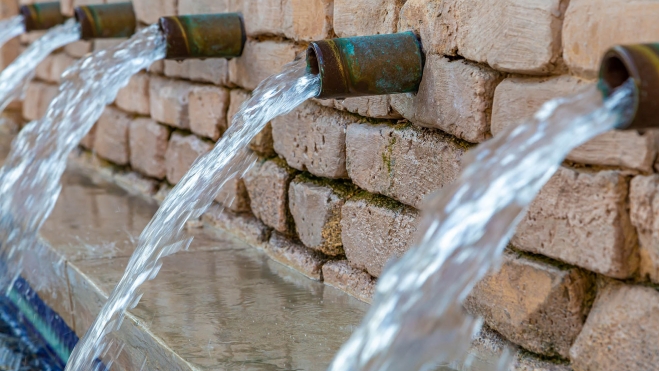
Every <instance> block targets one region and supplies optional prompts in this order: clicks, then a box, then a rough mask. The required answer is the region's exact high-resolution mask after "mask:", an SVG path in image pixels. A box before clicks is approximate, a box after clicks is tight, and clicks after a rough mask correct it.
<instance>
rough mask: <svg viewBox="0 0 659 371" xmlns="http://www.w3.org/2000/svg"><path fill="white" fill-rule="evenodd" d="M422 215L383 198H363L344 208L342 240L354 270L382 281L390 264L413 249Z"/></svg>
mask: <svg viewBox="0 0 659 371" xmlns="http://www.w3.org/2000/svg"><path fill="white" fill-rule="evenodd" d="M418 220H419V212H418V211H416V210H415V209H413V208H411V207H409V206H404V205H402V204H400V203H398V202H396V201H393V200H390V199H387V198H386V197H383V196H375V195H368V194H364V195H361V196H357V197H354V198H352V199H350V200H348V201H347V202H346V203H345V204H344V205H343V208H341V240H342V242H343V249H344V250H345V253H346V257H347V258H348V262H349V263H350V265H351V266H353V267H355V268H358V269H363V270H366V271H367V272H368V273H369V274H370V275H372V276H375V277H379V276H380V274H381V273H382V270H383V269H384V267H385V265H386V264H387V262H388V261H389V260H390V259H392V258H399V257H401V256H402V255H403V254H404V253H405V252H407V250H408V249H409V248H410V247H411V244H412V238H413V236H414V233H415V232H416V228H417V222H418Z"/></svg>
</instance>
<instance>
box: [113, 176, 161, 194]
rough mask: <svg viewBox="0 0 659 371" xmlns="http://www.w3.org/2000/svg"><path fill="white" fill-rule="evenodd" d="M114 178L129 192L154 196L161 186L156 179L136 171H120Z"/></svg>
mask: <svg viewBox="0 0 659 371" xmlns="http://www.w3.org/2000/svg"><path fill="white" fill-rule="evenodd" d="M112 180H114V182H115V183H116V184H117V185H118V186H119V187H121V188H122V189H124V190H126V191H127V192H129V193H132V194H135V193H137V194H138V195H142V196H145V197H149V198H150V197H153V196H154V195H155V194H156V192H157V191H158V188H159V186H160V182H159V181H158V180H156V179H151V178H147V177H145V176H144V175H142V174H140V173H137V172H134V171H120V172H118V173H116V174H114V176H113V177H112Z"/></svg>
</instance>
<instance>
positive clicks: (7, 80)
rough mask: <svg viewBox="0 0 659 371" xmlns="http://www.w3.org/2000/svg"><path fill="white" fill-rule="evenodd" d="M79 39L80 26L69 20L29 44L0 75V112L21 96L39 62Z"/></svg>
mask: <svg viewBox="0 0 659 371" xmlns="http://www.w3.org/2000/svg"><path fill="white" fill-rule="evenodd" d="M21 21H22V17H21ZM24 28H25V27H24V26H23V29H24ZM79 39H80V25H79V24H78V22H76V21H75V20H74V19H69V20H68V21H66V22H64V24H61V25H59V26H55V27H53V28H51V29H50V30H49V31H48V32H47V33H46V34H45V35H43V36H42V37H40V38H39V39H38V40H36V41H35V42H33V43H32V44H30V46H28V47H27V49H25V51H24V52H23V53H21V55H20V56H18V58H16V60H15V61H13V62H12V63H11V64H10V65H9V66H7V68H5V69H4V71H2V73H0V112H1V111H4V109H5V108H7V105H9V103H11V101H13V100H14V99H17V98H20V97H21V96H22V95H23V93H24V91H25V88H26V86H27V83H28V81H30V80H31V79H32V77H33V76H34V70H35V69H36V68H37V65H38V64H39V63H41V61H43V60H44V59H46V57H47V56H48V55H49V54H50V53H52V52H53V51H54V50H55V49H59V48H61V47H62V46H64V45H66V44H69V43H72V42H74V41H77V40H79Z"/></svg>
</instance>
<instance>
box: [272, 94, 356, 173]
mask: <svg viewBox="0 0 659 371" xmlns="http://www.w3.org/2000/svg"><path fill="white" fill-rule="evenodd" d="M357 121H358V119H357V118H355V117H353V116H351V115H348V114H345V113H342V112H337V111H334V110H332V109H329V108H325V107H322V106H319V105H317V104H315V103H313V102H305V103H303V104H302V105H300V106H299V107H298V108H297V109H295V110H293V111H292V112H291V113H289V114H287V115H283V116H279V117H277V118H275V119H274V120H272V137H273V139H274V146H275V151H276V152H277V153H279V155H281V156H282V157H284V158H285V159H286V162H287V163H288V164H289V165H290V166H291V167H293V168H295V169H298V170H307V171H309V172H310V173H312V174H314V175H317V176H321V177H326V178H333V179H336V178H346V177H347V176H348V172H347V170H346V145H345V140H346V139H345V138H346V128H347V127H349V126H350V125H351V124H353V123H355V122H357Z"/></svg>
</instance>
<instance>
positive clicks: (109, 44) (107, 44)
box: [92, 37, 128, 51]
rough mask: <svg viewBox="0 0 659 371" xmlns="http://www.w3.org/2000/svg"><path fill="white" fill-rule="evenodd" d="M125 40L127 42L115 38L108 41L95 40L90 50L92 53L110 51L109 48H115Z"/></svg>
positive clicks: (123, 38)
mask: <svg viewBox="0 0 659 371" xmlns="http://www.w3.org/2000/svg"><path fill="white" fill-rule="evenodd" d="M126 40H128V38H125V37H117V38H110V39H95V40H94V45H93V48H92V50H93V51H99V50H106V49H110V48H115V47H117V46H118V45H119V44H121V43H123V42H124V41H126Z"/></svg>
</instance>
